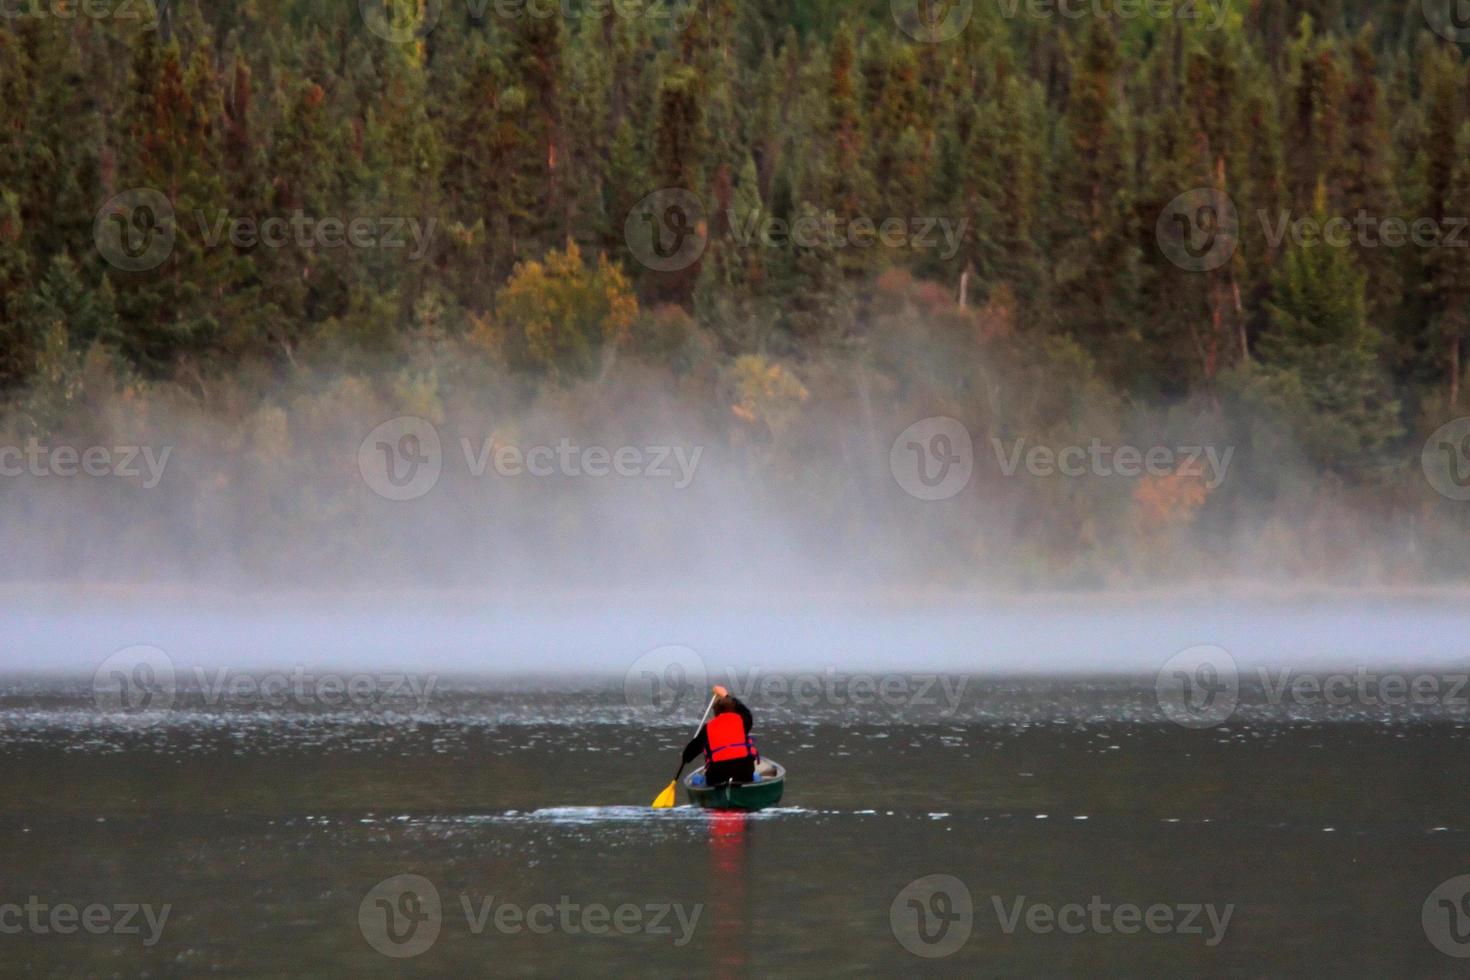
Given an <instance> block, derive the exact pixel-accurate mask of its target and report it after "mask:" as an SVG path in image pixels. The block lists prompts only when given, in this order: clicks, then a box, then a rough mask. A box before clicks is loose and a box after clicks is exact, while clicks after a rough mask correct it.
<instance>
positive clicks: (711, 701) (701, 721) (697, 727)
mask: <svg viewBox="0 0 1470 980" xmlns="http://www.w3.org/2000/svg"><path fill="white" fill-rule="evenodd" d="M718 697H719V695H718V694H716V695H714V696H713V697H711V698H710V699H709V704H707V705H705V706H704V714H702V715H700V716H699V724H697V725H695V726H694V734H696V735H698V734H699V730H700V729H701V728H703V727H704V723H705V721H706V720H707V719H708V718H709V713H710V712H711V711H712V710H714V707H715V698H718ZM683 771H684V763H683V761H682V760H681V761H680V762H679V769H678V771H676V772H675V773H674V778H675V779H678V778H679V773H681V772H683Z"/></svg>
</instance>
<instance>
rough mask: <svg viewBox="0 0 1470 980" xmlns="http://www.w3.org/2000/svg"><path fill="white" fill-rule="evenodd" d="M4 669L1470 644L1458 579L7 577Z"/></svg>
mask: <svg viewBox="0 0 1470 980" xmlns="http://www.w3.org/2000/svg"><path fill="white" fill-rule="evenodd" d="M0 616H3V619H4V622H5V623H6V631H5V643H4V646H3V648H0V672H6V673H16V672H27V673H29V672H36V671H43V672H51V671H56V672H66V673H77V672H89V671H92V670H94V669H96V668H97V666H98V665H100V664H101V663H102V661H103V660H105V659H106V658H107V657H108V656H109V655H110V654H112V653H114V652H116V651H118V650H119V649H122V648H124V647H128V646H132V645H135V644H146V645H150V646H155V647H158V648H160V649H162V650H164V651H165V652H166V653H167V654H168V655H169V656H170V657H171V658H172V659H173V660H174V661H175V663H176V664H178V666H179V667H180V668H181V669H184V670H186V671H187V670H188V669H190V668H193V667H201V668H221V667H226V668H230V669H233V670H245V669H258V668H294V667H305V668H326V667H339V668H340V667H350V668H356V669H398V670H416V671H438V672H443V673H459V674H483V675H495V674H510V673H514V674H563V673H579V672H586V673H595V674H603V675H618V674H622V673H624V672H625V671H628V670H629V669H631V668H632V667H633V666H634V664H635V662H637V661H638V659H639V657H640V656H643V655H645V654H647V653H648V652H649V651H651V650H655V649H656V648H659V647H663V646H667V645H680V646H685V647H689V648H692V649H693V650H694V651H697V654H698V656H699V657H700V658H701V659H702V661H703V664H704V666H705V668H706V669H707V670H708V671H709V672H711V673H712V674H713V673H716V672H720V673H723V672H729V671H735V672H741V671H748V670H762V671H776V670H785V671H790V670H829V669H830V670H837V671H859V670H886V671H905V670H906V671H918V670H934V671H940V670H943V671H952V672H963V673H970V674H995V673H1041V674H1100V673H1128V674H1146V673H1151V672H1153V671H1156V670H1157V669H1159V667H1160V666H1161V665H1163V664H1164V662H1165V661H1166V660H1168V658H1169V657H1171V656H1172V655H1174V654H1176V653H1178V652H1179V651H1181V650H1183V649H1185V648H1188V647H1193V646H1196V645H1201V644H1208V645H1213V646H1218V647H1222V648H1224V649H1225V650H1226V651H1228V653H1229V654H1230V655H1231V656H1232V657H1233V658H1234V659H1235V661H1236V663H1238V664H1239V665H1240V667H1241V668H1242V669H1249V668H1253V667H1261V666H1276V667H1290V668H1294V669H1326V668H1332V669H1341V668H1351V667H1360V666H1363V667H1389V666H1395V665H1398V666H1433V665H1439V666H1445V667H1450V666H1454V665H1457V664H1470V603H1466V602H1465V601H1464V599H1463V597H1460V596H1453V595H1447V596H1442V597H1424V596H1421V597H1416V598H1412V599H1409V598H1397V599H1395V598H1371V599H1370V598H1364V597H1353V596H1345V597H1321V598H1316V599H1302V600H1293V601H1289V602H1288V601H1273V600H1268V599H1264V598H1254V599H1252V598H1234V599H1209V598H1202V597H1192V598H1179V597H1166V596H1157V597H1147V598H1137V597H1135V598H1129V599H1117V598H1106V599H1105V598H1095V599H1081V598H1068V599H1055V598H1054V599H1047V600H1043V599H1009V600H1007V599H996V600H988V601H963V602H962V601H958V600H956V601H949V602H940V601H926V602H922V603H902V602H886V603H885V602H875V603H866V604H862V605H859V604H857V603H853V602H801V603H798V602H794V601H793V602H791V603H784V604H783V603H774V602H763V603H749V604H742V603H735V602H726V603H716V602H707V603H694V602H680V603H659V602H656V601H653V600H644V601H629V600H626V599H621V600H617V601H613V600H608V599H604V600H587V599H582V600H577V601H571V600H567V601H558V602H550V601H547V602H540V603H537V602H521V603H515V604H506V603H501V604H493V603H490V602H488V601H486V600H483V599H473V598H468V597H466V596H463V595H458V594H436V593H423V594H409V595H398V596H376V597H359V598H337V599H324V598H322V597H320V596H316V597H309V598H300V597H298V598H291V597H267V596H257V597H254V598H251V599H226V598H219V599H213V600H206V599H201V598H199V597H197V596H195V597H190V598H187V599H159V598H151V599H147V600H139V599H136V598H131V597H119V596H115V595H97V594H85V595H84V594H73V595H62V594H59V593H48V594H46V595H45V596H44V597H39V598H38V597H37V596H34V595H16V594H12V595H10V596H7V597H5V598H4V600H3V601H0Z"/></svg>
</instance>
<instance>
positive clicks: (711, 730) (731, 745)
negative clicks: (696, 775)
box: [679, 687, 758, 786]
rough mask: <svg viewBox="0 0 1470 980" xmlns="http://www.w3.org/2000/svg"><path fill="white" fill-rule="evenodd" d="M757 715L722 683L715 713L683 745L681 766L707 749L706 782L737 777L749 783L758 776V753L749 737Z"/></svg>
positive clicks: (705, 757) (708, 783)
mask: <svg viewBox="0 0 1470 980" xmlns="http://www.w3.org/2000/svg"><path fill="white" fill-rule="evenodd" d="M754 727H755V719H753V718H752V717H751V716H750V709H749V708H747V707H746V706H745V705H744V704H742V703H741V702H740V699H739V698H736V697H735V696H734V695H733V694H731V693H730V692H729V691H727V690H725V689H724V688H723V687H716V688H715V701H714V716H713V717H711V718H710V720H709V721H708V722H707V723H706V724H705V725H704V726H703V727H701V728H700V729H699V732H698V733H697V734H696V735H695V736H694V737H693V738H691V739H690V740H689V744H688V745H686V746H684V760H683V762H682V764H681V765H680V766H679V768H680V770H683V768H684V766H687V765H689V763H690V762H692V761H694V758H695V756H697V755H699V754H700V753H701V752H703V753H704V783H705V785H706V786H718V785H719V784H720V783H728V782H730V781H731V780H734V781H735V782H737V783H748V782H750V781H752V780H753V779H755V762H756V759H757V757H758V754H757V752H756V750H755V743H754V742H752V741H751V740H750V730H751V729H752V728H754Z"/></svg>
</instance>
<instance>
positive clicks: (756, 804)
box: [684, 759, 786, 811]
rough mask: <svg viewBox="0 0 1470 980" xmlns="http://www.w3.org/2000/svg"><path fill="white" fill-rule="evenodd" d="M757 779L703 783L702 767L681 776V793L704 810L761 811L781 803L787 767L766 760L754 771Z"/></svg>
mask: <svg viewBox="0 0 1470 980" xmlns="http://www.w3.org/2000/svg"><path fill="white" fill-rule="evenodd" d="M756 775H757V779H756V781H755V782H750V783H721V784H719V785H716V786H706V785H705V784H704V767H703V766H701V767H700V768H698V769H696V770H695V771H694V772H692V773H690V774H689V775H688V776H685V777H684V793H685V796H686V797H687V798H688V800H689V802H690V803H691V804H692V805H694V806H697V807H702V808H704V809H706V810H747V811H755V810H764V809H765V808H766V807H768V806H775V805H776V804H777V803H779V802H781V794H782V793H783V792H784V791H785V789H786V768H785V767H784V766H782V765H779V764H778V763H775V762H772V761H771V760H769V759H766V760H763V761H762V762H761V764H760V766H759V767H758V768H757V770H756Z"/></svg>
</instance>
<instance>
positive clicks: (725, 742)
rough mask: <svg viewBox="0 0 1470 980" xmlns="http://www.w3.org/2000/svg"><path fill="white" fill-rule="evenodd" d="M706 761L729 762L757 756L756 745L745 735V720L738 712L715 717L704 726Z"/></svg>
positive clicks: (728, 712)
mask: <svg viewBox="0 0 1470 980" xmlns="http://www.w3.org/2000/svg"><path fill="white" fill-rule="evenodd" d="M704 737H705V747H704V761H705V762H706V763H711V762H729V761H730V760H731V759H744V758H745V757H746V756H750V755H755V743H753V742H752V741H751V740H750V736H749V735H747V734H746V733H745V719H743V718H741V717H740V713H739V712H738V711H727V712H725V713H724V714H722V715H715V716H714V717H713V718H711V719H710V720H709V724H708V725H705V726H704Z"/></svg>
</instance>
